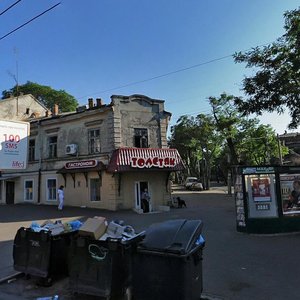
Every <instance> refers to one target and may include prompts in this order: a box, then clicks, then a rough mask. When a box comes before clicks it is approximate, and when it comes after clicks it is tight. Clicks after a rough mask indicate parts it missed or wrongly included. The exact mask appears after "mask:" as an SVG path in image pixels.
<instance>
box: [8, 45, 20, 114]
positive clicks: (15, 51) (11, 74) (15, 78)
mask: <svg viewBox="0 0 300 300" xmlns="http://www.w3.org/2000/svg"><path fill="white" fill-rule="evenodd" d="M14 55H15V58H16V74H13V73H12V72H10V71H8V74H9V75H10V76H11V77H12V78H13V79H14V81H15V83H16V102H17V109H16V115H17V116H18V115H19V64H18V49H17V47H14Z"/></svg>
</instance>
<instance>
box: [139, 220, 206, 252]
mask: <svg viewBox="0 0 300 300" xmlns="http://www.w3.org/2000/svg"><path fill="white" fill-rule="evenodd" d="M202 227H203V223H202V221H201V220H186V219H176V220H169V221H165V222H162V223H157V224H153V225H151V226H150V227H149V228H148V229H147V230H146V233H145V239H144V240H143V241H142V242H141V243H140V245H139V247H140V249H145V250H151V251H158V252H167V253H174V254H188V253H190V251H191V250H193V249H194V248H195V246H196V241H197V239H198V238H199V236H200V235H201V231H202Z"/></svg>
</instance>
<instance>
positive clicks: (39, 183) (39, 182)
mask: <svg viewBox="0 0 300 300" xmlns="http://www.w3.org/2000/svg"><path fill="white" fill-rule="evenodd" d="M40 122H41V121H38V140H39V146H40V147H39V152H40V153H39V154H40V156H39V174H38V198H37V202H38V203H41V181H42V152H43V143H41V134H40V127H41V125H40Z"/></svg>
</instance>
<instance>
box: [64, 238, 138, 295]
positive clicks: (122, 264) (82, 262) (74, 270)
mask: <svg viewBox="0 0 300 300" xmlns="http://www.w3.org/2000/svg"><path fill="white" fill-rule="evenodd" d="M142 237H143V233H141V234H140V235H137V236H136V237H135V238H132V239H130V240H127V241H124V240H122V239H114V238H107V239H106V240H95V239H92V238H90V237H83V236H78V237H77V238H76V239H74V240H73V241H72V243H71V247H70V253H69V287H70V289H71V291H72V293H79V294H86V295H93V296H99V297H102V298H105V299H126V297H127V293H128V291H129V288H130V286H131V274H132V271H131V265H132V249H133V247H135V246H136V244H137V241H139V240H140V239H141V238H142Z"/></svg>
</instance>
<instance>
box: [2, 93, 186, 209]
mask: <svg viewBox="0 0 300 300" xmlns="http://www.w3.org/2000/svg"><path fill="white" fill-rule="evenodd" d="M170 117H171V114H170V113H168V112H166V111H165V110H164V101H163V100H158V99H151V98H149V97H146V96H143V95H132V96H117V95H113V96H111V102H110V103H109V104H103V102H102V100H101V99H96V102H95V103H94V100H93V99H89V103H88V106H82V107H78V108H77V111H76V112H72V113H64V114H59V113H58V111H57V110H54V111H53V114H52V115H51V116H47V117H41V118H36V119H34V120H31V121H30V137H29V142H28V144H29V149H28V168H27V169H26V170H20V171H14V172H12V171H10V172H2V177H1V178H0V179H1V181H0V182H1V191H0V195H1V199H0V203H3V204H5V203H7V204H9V203H23V202H30V203H42V204H49V205H57V189H58V187H59V186H60V185H63V186H64V187H65V205H69V206H81V207H94V208H101V209H108V210H119V209H135V210H136V211H137V212H142V209H141V208H142V207H141V194H142V192H143V191H144V190H145V189H148V191H149V193H150V199H151V200H150V209H151V210H152V211H153V210H159V209H160V207H162V206H164V205H166V204H167V203H168V201H169V200H170V188H169V184H168V183H169V176H170V173H171V172H174V171H179V170H182V169H183V168H184V166H183V164H182V161H181V158H180V156H179V154H178V152H177V150H175V149H168V147H167V128H168V122H169V119H170Z"/></svg>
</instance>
